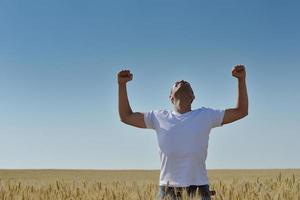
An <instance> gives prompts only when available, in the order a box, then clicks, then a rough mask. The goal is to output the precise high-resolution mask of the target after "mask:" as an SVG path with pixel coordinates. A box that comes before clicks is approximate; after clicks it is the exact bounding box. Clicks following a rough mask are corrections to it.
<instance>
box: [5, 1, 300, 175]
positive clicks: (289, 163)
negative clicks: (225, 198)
mask: <svg viewBox="0 0 300 200" xmlns="http://www.w3.org/2000/svg"><path fill="white" fill-rule="evenodd" d="M299 7H300V4H299V2H297V1H258V0H256V1H232V0H229V1H194V0H191V1H179V0H172V1H171V0H160V1H156V0H151V1H144V0H136V1H131V0H130V1H58V0H57V1H55V0H54V1H15V0H4V1H1V2H0V24H1V29H0V69H1V70H0V158H1V162H0V168H87V169H159V166H160V165H159V157H158V149H157V142H156V136H155V132H154V131H152V130H146V129H138V128H133V127H130V126H127V125H125V124H122V123H121V122H120V121H119V116H118V110H117V108H118V107H117V105H118V102H117V89H118V87H117V80H116V74H117V72H118V71H119V70H121V69H130V70H131V71H132V73H133V74H134V79H133V81H132V82H130V83H129V84H128V95H129V99H130V104H131V106H132V109H133V110H134V111H141V112H143V111H149V110H153V109H160V108H165V109H169V110H171V109H172V104H171V103H170V102H169V99H168V95H169V91H170V87H171V85H172V84H173V83H174V82H175V81H176V80H178V79H179V80H181V79H185V80H188V81H189V82H190V83H191V84H192V87H193V89H194V92H195V95H196V99H195V101H194V103H193V107H192V109H195V108H198V107H201V106H206V107H213V108H220V109H226V108H230V107H234V106H235V105H236V99H237V81H236V80H235V79H234V78H233V77H232V76H231V68H232V67H233V66H234V65H235V64H239V63H242V64H245V65H246V68H247V85H248V95H249V116H248V117H247V118H245V119H242V120H241V121H238V122H236V123H232V124H229V125H225V126H223V127H222V128H216V129H213V130H212V132H211V137H210V142H209V143H210V144H209V152H208V158H207V167H208V168H209V169H213V168H299V167H300V159H298V153H299V152H300V145H299V141H300V128H299V121H300V115H299V113H300V106H299V102H300V94H299V92H298V91H299V85H300V80H299V78H298V74H299V73H300V68H299V64H300V58H299V52H300V28H299V26H298V19H299V18H300V14H299V12H298V11H299Z"/></svg>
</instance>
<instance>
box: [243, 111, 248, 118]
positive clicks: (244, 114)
mask: <svg viewBox="0 0 300 200" xmlns="http://www.w3.org/2000/svg"><path fill="white" fill-rule="evenodd" d="M247 115H248V110H245V111H242V112H241V118H244V117H246V116H247Z"/></svg>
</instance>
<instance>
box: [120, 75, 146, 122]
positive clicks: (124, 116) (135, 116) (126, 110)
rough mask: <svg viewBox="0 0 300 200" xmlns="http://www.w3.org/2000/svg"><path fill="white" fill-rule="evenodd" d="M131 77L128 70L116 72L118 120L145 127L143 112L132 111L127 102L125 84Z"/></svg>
mask: <svg viewBox="0 0 300 200" xmlns="http://www.w3.org/2000/svg"><path fill="white" fill-rule="evenodd" d="M132 77H133V75H132V74H131V73H130V71H129V70H122V71H121V72H119V73H118V84H119V115H120V120H121V121H122V122H124V123H125V124H128V125H131V126H134V127H138V128H146V124H145V121H144V113H141V112H133V111H132V109H131V107H130V104H129V100H128V95H127V87H126V84H127V82H128V81H131V80H132Z"/></svg>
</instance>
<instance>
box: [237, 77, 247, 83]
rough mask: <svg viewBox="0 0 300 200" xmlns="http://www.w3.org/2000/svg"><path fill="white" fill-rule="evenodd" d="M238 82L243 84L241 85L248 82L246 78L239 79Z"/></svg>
mask: <svg viewBox="0 0 300 200" xmlns="http://www.w3.org/2000/svg"><path fill="white" fill-rule="evenodd" d="M238 81H239V82H241V83H242V82H246V77H243V78H238Z"/></svg>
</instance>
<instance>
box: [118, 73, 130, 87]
mask: <svg viewBox="0 0 300 200" xmlns="http://www.w3.org/2000/svg"><path fill="white" fill-rule="evenodd" d="M132 77H133V75H132V74H131V73H130V70H122V71H120V72H119V73H118V83H119V84H126V83H127V82H128V81H131V80H132Z"/></svg>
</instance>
